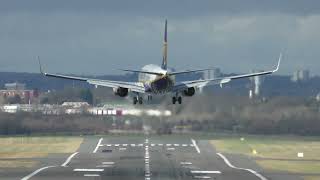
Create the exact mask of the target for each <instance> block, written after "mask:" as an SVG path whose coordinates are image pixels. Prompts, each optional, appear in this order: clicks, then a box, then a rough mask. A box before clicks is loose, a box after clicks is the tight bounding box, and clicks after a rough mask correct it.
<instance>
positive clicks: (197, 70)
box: [169, 69, 212, 75]
mask: <svg viewBox="0 0 320 180" xmlns="http://www.w3.org/2000/svg"><path fill="white" fill-rule="evenodd" d="M207 70H212V69H196V70H188V71H178V72H170V73H169V75H177V74H187V73H193V72H200V71H207Z"/></svg>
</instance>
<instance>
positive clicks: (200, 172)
mask: <svg viewBox="0 0 320 180" xmlns="http://www.w3.org/2000/svg"><path fill="white" fill-rule="evenodd" d="M190 172H191V173H192V174H221V171H190Z"/></svg>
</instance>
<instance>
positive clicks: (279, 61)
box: [272, 53, 282, 72]
mask: <svg viewBox="0 0 320 180" xmlns="http://www.w3.org/2000/svg"><path fill="white" fill-rule="evenodd" d="M281 59H282V53H280V56H279V60H278V65H277V67H276V69H274V70H273V71H272V72H277V71H278V70H279V67H280V63H281Z"/></svg>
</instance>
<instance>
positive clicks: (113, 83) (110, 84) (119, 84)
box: [41, 71, 145, 93]
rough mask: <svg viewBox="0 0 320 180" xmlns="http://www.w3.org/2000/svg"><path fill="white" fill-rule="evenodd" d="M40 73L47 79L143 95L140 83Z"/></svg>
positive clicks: (142, 87) (143, 91) (143, 89)
mask: <svg viewBox="0 0 320 180" xmlns="http://www.w3.org/2000/svg"><path fill="white" fill-rule="evenodd" d="M41 73H42V74H43V75H45V76H48V77H55V78H61V79H69V80H76V81H83V82H87V83H89V84H92V85H96V86H104V87H111V88H119V87H122V88H128V89H130V91H133V92H139V93H145V88H144V86H143V84H142V83H139V82H125V81H111V80H103V79H90V78H84V77H77V76H67V75H60V74H50V73H44V72H42V71H41Z"/></svg>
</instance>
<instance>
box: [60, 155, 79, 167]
mask: <svg viewBox="0 0 320 180" xmlns="http://www.w3.org/2000/svg"><path fill="white" fill-rule="evenodd" d="M78 153H79V152H75V153H73V154H71V155H70V156H69V157H68V159H67V160H66V161H65V162H64V163H63V164H61V166H62V167H67V165H68V164H69V162H70V161H71V159H72V158H73V157H74V156H75V155H77V154H78Z"/></svg>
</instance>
